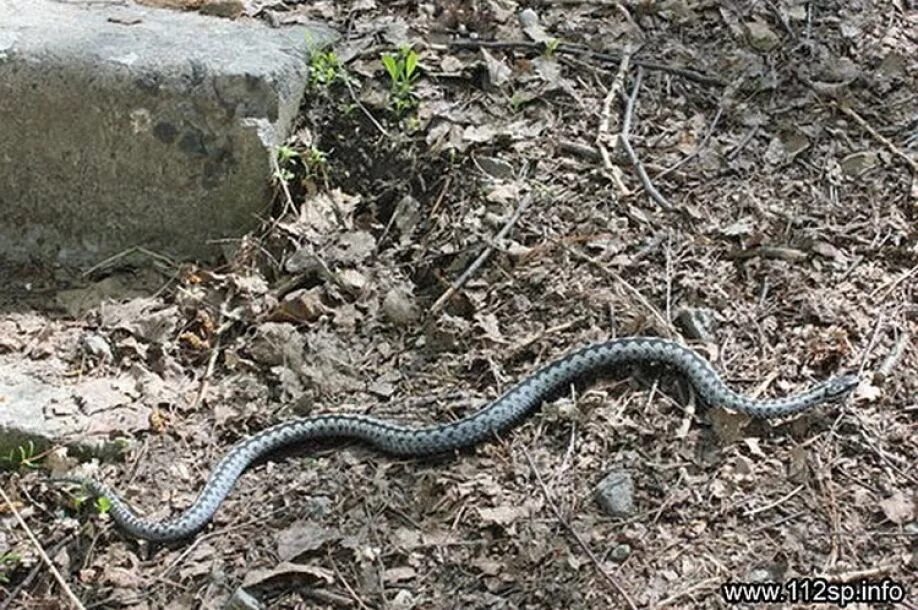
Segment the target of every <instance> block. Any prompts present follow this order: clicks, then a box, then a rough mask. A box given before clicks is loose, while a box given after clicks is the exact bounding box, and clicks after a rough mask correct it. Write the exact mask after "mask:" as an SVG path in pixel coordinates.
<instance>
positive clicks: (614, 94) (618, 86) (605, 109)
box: [596, 48, 631, 196]
mask: <svg viewBox="0 0 918 610" xmlns="http://www.w3.org/2000/svg"><path fill="white" fill-rule="evenodd" d="M630 60H631V51H630V49H629V48H625V52H624V53H623V54H622V61H621V64H619V66H618V74H616V75H615V80H613V81H612V86H611V87H609V91H608V92H607V93H606V98H605V100H603V104H602V114H601V117H600V120H599V127H598V128H597V130H596V147H597V148H598V149H599V155H600V157H602V165H603V168H604V169H605V170H606V171H607V172H608V173H609V174H610V177H611V178H612V182H614V183H615V186H617V187H618V190H619V191H620V192H621V194H622V195H624V196H628V195H630V194H631V191H630V189H629V188H628V187H627V186H625V183H624V181H623V180H622V170H621V168H619V167H618V166H617V165H614V164H613V163H612V158H611V157H610V156H609V151H608V150H607V149H606V145H605V142H606V141H607V140H608V139H609V130H610V126H611V123H612V103H613V102H614V101H615V100H616V99H618V95H619V93H620V92H621V90H622V87H623V86H624V83H625V75H626V74H628V65H629V62H630Z"/></svg>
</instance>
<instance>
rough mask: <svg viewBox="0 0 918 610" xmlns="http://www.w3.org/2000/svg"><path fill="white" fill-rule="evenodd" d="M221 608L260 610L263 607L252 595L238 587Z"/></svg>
mask: <svg viewBox="0 0 918 610" xmlns="http://www.w3.org/2000/svg"><path fill="white" fill-rule="evenodd" d="M223 608H224V610H261V609H262V608H264V605H263V604H262V603H261V602H260V601H258V598H256V597H255V596H254V595H252V594H251V593H249V592H248V591H246V590H245V589H243V588H242V587H239V588H238V589H236V590H235V591H233V596H232V597H230V598H229V601H227V602H226V605H225V606H224V607H223Z"/></svg>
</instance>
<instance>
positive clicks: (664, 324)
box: [562, 244, 679, 338]
mask: <svg viewBox="0 0 918 610" xmlns="http://www.w3.org/2000/svg"><path fill="white" fill-rule="evenodd" d="M562 247H563V248H564V249H565V250H567V251H568V252H569V253H570V254H571V255H572V256H574V257H576V258H578V259H580V260H582V261H583V262H585V263H589V264H591V265H593V266H594V267H596V269H598V270H599V271H600V272H602V273H604V274H606V275H607V276H609V277H610V278H612V279H613V280H615V281H616V282H618V283H620V284H621V285H622V286H624V287H625V289H626V290H627V291H628V292H630V293H631V295H632V296H634V298H635V299H637V301H638V302H639V303H640V304H641V305H643V306H644V308H645V309H646V310H647V311H648V312H650V314H651V315H652V316H653V317H654V318H655V319H656V320H657V322H658V323H659V325H660V328H658V329H657V330H660V331H662V332H665V333H666V334H667V335H668V336H669V338H674V337H678V336H679V332H678V331H677V330H676V327H675V326H673V325H672V323H671V322H670V321H669V320H667V319H666V318H664V317H663V314H662V313H661V312H660V310H659V309H657V308H656V307H654V306H653V303H651V302H650V301H648V300H647V298H646V297H645V296H644V295H643V294H641V292H640V291H639V290H638V289H637V288H635V287H634V286H632V285H631V284H630V283H628V281H627V280H626V279H625V278H623V277H622V276H620V275H619V274H617V273H615V272H614V271H612V270H611V269H609V268H608V267H607V266H606V265H603V264H602V262H600V261H598V260H596V259H595V258H593V257H591V256H588V255H586V254H584V253H583V252H580V251H579V250H575V249H574V248H571V247H570V246H568V245H567V244H562Z"/></svg>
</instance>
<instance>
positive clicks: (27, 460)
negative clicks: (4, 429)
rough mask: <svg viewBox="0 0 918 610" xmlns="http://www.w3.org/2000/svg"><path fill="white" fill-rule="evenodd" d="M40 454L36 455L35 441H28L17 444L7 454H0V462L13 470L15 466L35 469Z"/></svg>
mask: <svg viewBox="0 0 918 610" xmlns="http://www.w3.org/2000/svg"><path fill="white" fill-rule="evenodd" d="M41 457H42V456H40V455H36V449H35V443H34V442H32V441H29V442H28V443H26V444H24V445H19V446H18V447H16V448H15V449H12V450H10V452H9V453H8V454H7V455H3V456H0V464H2V465H3V467H4V468H7V469H10V470H15V469H17V468H20V467H22V468H28V469H30V470H35V469H36V468H38V467H39V466H38V460H39V459H40V458H41Z"/></svg>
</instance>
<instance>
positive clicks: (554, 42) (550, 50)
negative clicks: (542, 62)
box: [545, 38, 561, 57]
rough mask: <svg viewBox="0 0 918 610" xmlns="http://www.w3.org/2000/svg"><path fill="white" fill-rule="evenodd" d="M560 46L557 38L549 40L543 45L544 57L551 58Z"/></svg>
mask: <svg viewBox="0 0 918 610" xmlns="http://www.w3.org/2000/svg"><path fill="white" fill-rule="evenodd" d="M560 46H561V41H560V40H558V39H557V38H552V39H551V40H549V41H547V42H546V43H545V57H551V56H553V55H554V54H555V51H557V50H558V47H560Z"/></svg>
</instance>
